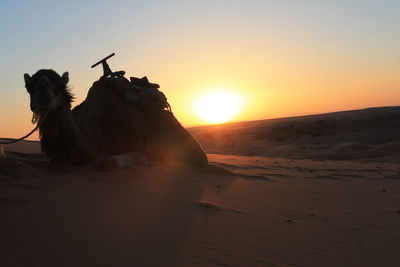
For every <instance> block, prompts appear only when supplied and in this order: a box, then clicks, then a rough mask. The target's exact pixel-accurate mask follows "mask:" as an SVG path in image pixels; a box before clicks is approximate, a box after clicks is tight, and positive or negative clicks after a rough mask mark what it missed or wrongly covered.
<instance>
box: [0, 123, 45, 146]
mask: <svg viewBox="0 0 400 267" xmlns="http://www.w3.org/2000/svg"><path fill="white" fill-rule="evenodd" d="M38 128H39V124H37V125H36V127H35V128H34V129H33V130H32V131H30V132H29V133H28V134H27V135H24V136H23V137H21V138H18V139H14V140H11V141H3V142H2V141H0V145H9V144H13V143H17V142H19V141H22V140H24V139H25V138H27V137H29V136H30V135H32V134H33V133H34V132H35V131H36V130H37V129H38Z"/></svg>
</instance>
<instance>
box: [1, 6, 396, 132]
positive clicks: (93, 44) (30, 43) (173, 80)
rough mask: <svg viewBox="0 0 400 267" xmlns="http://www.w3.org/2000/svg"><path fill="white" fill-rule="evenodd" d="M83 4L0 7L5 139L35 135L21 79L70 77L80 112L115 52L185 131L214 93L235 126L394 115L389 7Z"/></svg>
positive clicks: (119, 63) (116, 62) (119, 64)
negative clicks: (228, 97)
mask: <svg viewBox="0 0 400 267" xmlns="http://www.w3.org/2000/svg"><path fill="white" fill-rule="evenodd" d="M278 2H279V3H278ZM323 2H324V1H323ZM79 3H80V4H79V5H78V3H75V2H74V1H72V2H71V3H69V4H68V5H67V4H56V3H52V2H51V1H41V2H39V3H36V4H25V5H19V4H15V3H11V2H10V3H7V4H3V6H2V8H1V11H0V23H1V24H2V25H6V26H7V27H2V28H1V29H0V34H1V35H2V36H3V37H7V38H2V40H4V42H2V44H0V46H1V47H0V48H1V49H0V51H1V53H2V54H1V55H0V56H1V58H2V61H1V62H0V66H1V70H2V72H3V75H2V76H1V77H2V79H1V88H2V89H1V98H0V114H1V115H0V137H19V136H21V135H23V134H25V133H26V132H28V131H29V130H30V128H32V125H31V124H30V117H31V112H30V110H29V98H28V94H27V93H26V91H25V89H24V87H23V86H24V84H23V73H25V72H28V73H30V74H32V73H34V72H36V71H37V70H38V69H40V68H53V69H54V70H56V71H57V72H59V73H62V72H64V71H69V73H70V83H71V86H72V88H73V92H74V93H75V94H76V96H77V100H76V102H77V103H80V102H81V101H82V100H83V99H84V97H85V96H86V93H87V90H88V89H89V87H90V86H91V84H92V82H93V81H95V80H96V79H98V77H99V76H100V74H101V69H100V68H99V69H94V70H93V69H90V65H91V64H92V63H94V62H95V61H97V60H98V59H100V58H102V57H104V56H106V55H108V54H110V53H111V52H116V56H115V57H113V58H112V59H110V61H109V64H110V66H111V67H112V68H113V69H114V70H119V69H124V70H125V71H126V73H127V76H128V77H129V76H139V77H141V76H144V75H146V76H148V78H149V79H150V81H152V82H156V83H159V84H160V85H161V90H162V91H163V92H164V93H165V94H166V96H167V97H168V99H169V102H170V104H171V105H172V108H173V111H174V114H175V115H176V116H177V118H178V119H179V120H180V121H181V122H182V123H183V124H184V125H185V126H193V125H199V124H202V123H204V121H202V120H201V119H200V118H199V117H198V115H197V114H195V112H194V109H193V103H194V102H195V100H196V99H197V98H198V97H200V96H202V95H203V94H204V93H206V92H208V91H212V90H215V89H224V90H230V91H233V92H235V93H237V94H239V95H240V96H241V97H242V99H243V107H242V110H241V112H240V113H239V114H238V115H237V116H236V117H235V118H234V120H237V121H241V120H255V119H263V118H273V117H284V116H293V115H302V114H313V113H321V112H330V111H338V110H348V109H356V108H365V107H371V106H388V105H399V104H400V88H399V85H400V50H399V47H400V37H399V35H398V29H399V27H400V18H399V16H398V12H397V11H398V10H400V4H399V3H398V2H396V1H382V2H379V3H378V2H377V1H375V2H373V1H363V5H362V6H360V5H359V4H358V2H357V1H347V2H346V3H336V4H335V3H333V2H332V3H328V2H326V3H321V2H319V3H317V2H313V1H276V2H274V1H271V2H270V1H251V2H249V3H247V2H241V1H220V2H218V3H215V1H204V2H203V1H202V3H195V4H190V5H189V4H187V2H182V1H171V2H169V3H168V4H166V3H165V2H163V1H149V2H148V3H146V4H144V3H142V4H139V2H137V3H133V2H132V1H119V2H118V4H112V3H107V2H106V1H104V2H103V1H98V2H93V1H87V2H86V1H83V2H79ZM57 10H63V12H62V13H60V14H58V15H57V16H55V15H52V14H53V13H54V11H57ZM396 10H397V11H396ZM96 14H103V19H101V20H100V19H99V18H98V17H97V15H96ZM28 15H29V16H28ZM72 18H73V19H72Z"/></svg>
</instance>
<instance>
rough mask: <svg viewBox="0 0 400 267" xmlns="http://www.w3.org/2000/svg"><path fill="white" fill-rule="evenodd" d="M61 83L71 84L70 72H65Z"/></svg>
mask: <svg viewBox="0 0 400 267" xmlns="http://www.w3.org/2000/svg"><path fill="white" fill-rule="evenodd" d="M61 82H62V83H63V84H65V85H67V83H68V82H69V76H68V71H66V72H64V74H63V75H62V76H61Z"/></svg>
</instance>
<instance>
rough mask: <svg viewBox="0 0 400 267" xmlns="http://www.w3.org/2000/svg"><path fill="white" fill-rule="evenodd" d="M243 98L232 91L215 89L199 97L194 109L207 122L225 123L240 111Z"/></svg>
mask: <svg viewBox="0 0 400 267" xmlns="http://www.w3.org/2000/svg"><path fill="white" fill-rule="evenodd" d="M241 106H242V101H241V98H240V97H239V96H238V95H236V94H235V93H232V92H225V91H213V92H209V93H207V94H205V95H203V96H202V97H200V98H198V99H197V100H196V101H195V103H194V110H195V112H196V113H197V115H198V116H200V118H202V119H203V120H204V121H206V122H207V123H223V122H227V121H229V120H231V119H232V118H233V117H234V116H235V115H237V113H238V112H239V111H240V108H241Z"/></svg>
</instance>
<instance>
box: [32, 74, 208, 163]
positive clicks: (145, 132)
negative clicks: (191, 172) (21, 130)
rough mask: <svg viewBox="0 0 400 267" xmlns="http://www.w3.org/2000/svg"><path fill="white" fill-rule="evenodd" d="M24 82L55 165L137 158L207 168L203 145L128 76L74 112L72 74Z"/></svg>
mask: <svg viewBox="0 0 400 267" xmlns="http://www.w3.org/2000/svg"><path fill="white" fill-rule="evenodd" d="M64 76H66V77H64ZM58 79H59V80H58ZM25 83H26V87H27V89H28V92H29V93H30V95H31V109H32V111H33V112H34V114H35V115H36V117H37V120H38V123H39V131H40V139H41V146H42V150H43V152H44V153H45V154H46V155H47V156H48V157H49V158H50V160H51V161H53V162H59V163H72V164H80V163H86V162H89V161H91V160H94V159H96V158H99V157H103V158H104V157H108V156H111V157H114V158H115V157H117V156H118V155H126V154H130V155H132V153H136V154H141V155H145V156H146V158H147V159H148V160H162V161H167V162H171V163H177V164H184V165H191V166H197V167H205V166H207V164H208V160H207V156H206V154H205V153H204V151H203V149H202V148H201V146H200V145H199V144H198V143H197V141H196V140H195V139H194V138H193V136H192V135H191V134H190V133H189V132H188V131H187V130H186V129H184V128H183V127H182V125H181V124H180V123H179V122H178V120H177V119H176V118H175V116H174V115H173V113H172V112H171V110H170V109H169V106H167V105H165V104H163V102H162V97H163V96H164V95H163V94H162V93H161V92H159V91H158V90H157V89H155V88H152V87H148V88H146V87H145V86H142V87H137V86H134V84H133V83H131V82H130V81H128V80H127V79H125V78H124V77H103V78H101V79H99V80H98V81H96V82H94V83H93V85H92V87H91V88H90V89H89V91H88V94H87V97H86V99H85V100H84V101H83V102H82V103H81V104H79V105H78V106H76V107H75V108H74V109H72V110H71V101H72V95H71V93H70V91H69V89H68V87H67V83H68V73H64V74H63V76H59V75H58V74H57V73H55V72H54V71H52V70H40V71H38V72H37V73H36V74H35V75H33V76H32V77H30V76H29V75H28V76H27V74H26V75H25ZM63 85H64V86H63ZM165 103H167V102H166V99H165Z"/></svg>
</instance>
